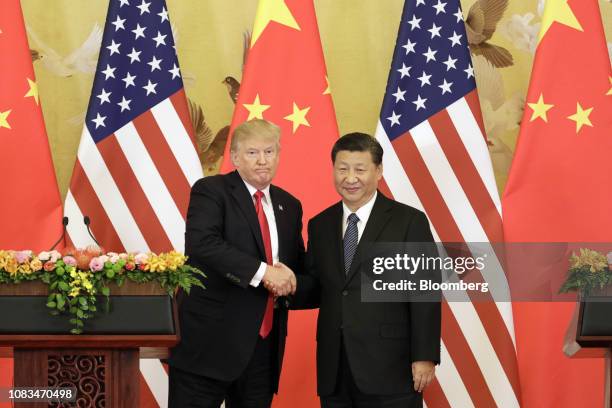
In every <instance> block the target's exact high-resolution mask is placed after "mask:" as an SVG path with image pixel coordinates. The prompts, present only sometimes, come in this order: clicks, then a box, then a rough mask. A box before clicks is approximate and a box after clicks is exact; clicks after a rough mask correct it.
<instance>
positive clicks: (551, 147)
mask: <svg viewBox="0 0 612 408" xmlns="http://www.w3.org/2000/svg"><path fill="white" fill-rule="evenodd" d="M526 102H527V104H526V106H525V113H524V116H523V120H522V123H521V131H520V135H519V139H518V144H517V148H516V152H515V158H514V162H513V164H512V168H511V171H510V176H509V179H508V184H507V186H506V190H505V193H504V196H503V217H504V229H505V236H506V240H508V241H514V242H553V241H565V242H580V241H582V242H594V241H604V242H612V211H611V210H610V203H611V202H612V189H611V188H610V183H609V180H610V174H612V160H611V159H610V152H612V138H611V136H612V77H611V70H610V61H609V59H608V52H607V49H606V42H605V37H604V31H603V26H602V23H601V14H600V11H599V7H598V4H597V1H596V0H547V2H546V6H545V10H544V14H543V16H542V26H541V31H540V35H539V42H538V46H537V49H536V55H535V60H534V64H533V71H532V74H531V81H530V85H529V91H528V94H527V101H526ZM573 309H574V304H567V303H548V304H545V303H540V304H534V303H525V304H515V305H514V318H515V323H514V327H515V333H516V338H517V350H518V360H519V372H520V376H521V386H522V387H521V388H522V397H523V404H524V406H526V407H548V406H554V407H578V406H581V407H595V406H603V405H604V404H603V390H604V384H603V367H604V366H603V361H602V360H588V359H581V360H579V359H575V360H572V359H569V358H568V357H566V356H565V355H564V354H563V351H562V346H563V337H564V334H565V330H566V328H567V326H568V323H569V320H570V316H571V313H572V311H573ZM560 390H566V391H563V392H560Z"/></svg>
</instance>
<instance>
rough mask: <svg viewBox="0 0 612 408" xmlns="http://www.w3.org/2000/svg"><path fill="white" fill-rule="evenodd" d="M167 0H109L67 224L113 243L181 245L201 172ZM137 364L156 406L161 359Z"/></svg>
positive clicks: (77, 241)
mask: <svg viewBox="0 0 612 408" xmlns="http://www.w3.org/2000/svg"><path fill="white" fill-rule="evenodd" d="M202 175H203V174H202V168H201V165H200V160H199V158H198V155H197V152H196V149H195V140H194V136H193V128H192V125H191V121H190V118H189V110H188V105H187V100H186V97H185V93H184V90H183V81H182V77H181V72H180V70H179V64H178V59H177V55H176V49H175V44H174V39H173V36H172V28H171V25H170V21H169V19H168V11H167V8H166V4H165V1H164V0H149V1H146V0H111V2H110V5H109V10H108V14H107V18H106V27H105V30H104V36H103V40H102V45H101V47H100V56H99V58H98V66H97V70H96V75H95V78H94V84H93V89H92V93H91V97H90V100H89V108H88V110H87V116H86V118H85V126H84V127H83V134H82V136H81V142H80V145H79V150H78V155H77V161H76V164H75V167H74V171H73V174H72V180H71V183H70V190H69V191H68V194H67V196H66V201H65V206H64V208H65V210H64V211H65V215H66V216H68V217H69V219H70V223H69V225H68V234H69V237H70V239H71V241H72V243H73V244H74V245H75V246H76V247H84V246H86V245H88V244H90V243H91V242H92V241H91V238H90V237H89V235H88V233H87V230H86V228H85V226H84V225H83V224H82V220H83V217H84V216H85V215H87V216H89V217H90V219H91V229H92V231H93V234H94V236H95V237H96V239H97V241H98V242H100V244H101V245H102V246H103V247H104V248H105V249H106V250H113V251H149V250H150V251H154V252H160V251H168V250H170V249H172V248H174V249H176V250H179V251H183V249H184V233H185V216H186V213H187V206H188V202H189V192H190V189H191V186H192V185H193V184H194V183H195V181H196V180H198V179H199V178H201V177H202ZM141 371H142V372H143V374H144V376H145V379H146V380H147V383H148V385H149V388H150V390H151V391H152V393H153V395H154V396H155V399H156V400H157V402H158V404H159V405H160V406H165V404H166V398H167V397H166V393H167V376H166V375H165V372H164V370H163V368H162V365H161V363H160V362H159V360H141Z"/></svg>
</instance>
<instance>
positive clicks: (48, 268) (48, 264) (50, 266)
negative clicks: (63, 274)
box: [43, 261, 55, 272]
mask: <svg viewBox="0 0 612 408" xmlns="http://www.w3.org/2000/svg"><path fill="white" fill-rule="evenodd" d="M43 269H44V270H45V271H47V272H51V271H52V270H54V269H55V262H51V261H47V262H45V264H44V265H43Z"/></svg>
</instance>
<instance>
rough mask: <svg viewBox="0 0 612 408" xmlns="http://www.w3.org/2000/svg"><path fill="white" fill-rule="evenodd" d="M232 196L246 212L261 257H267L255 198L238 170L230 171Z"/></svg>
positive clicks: (245, 215) (243, 211)
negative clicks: (254, 202)
mask: <svg viewBox="0 0 612 408" xmlns="http://www.w3.org/2000/svg"><path fill="white" fill-rule="evenodd" d="M229 176H230V177H231V179H230V180H231V187H232V196H233V197H234V199H235V200H236V204H237V205H238V208H240V210H241V211H242V213H243V214H244V217H245V218H246V220H247V223H248V224H249V227H250V228H251V232H253V237H254V238H255V241H256V242H257V247H258V248H259V253H260V255H261V257H262V258H261V259H266V252H265V250H264V245H263V238H262V237H261V228H260V227H259V221H258V220H257V213H256V212H255V205H254V204H253V198H252V197H251V195H250V194H249V190H248V189H247V188H246V186H245V185H244V182H243V181H242V178H240V175H239V174H238V172H237V171H234V172H233V173H230V174H229Z"/></svg>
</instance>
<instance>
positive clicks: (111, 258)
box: [108, 253, 119, 263]
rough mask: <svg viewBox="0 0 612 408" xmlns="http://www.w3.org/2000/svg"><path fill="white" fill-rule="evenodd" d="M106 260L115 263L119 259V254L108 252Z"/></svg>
mask: <svg viewBox="0 0 612 408" xmlns="http://www.w3.org/2000/svg"><path fill="white" fill-rule="evenodd" d="M108 260H109V261H111V262H112V263H117V262H118V261H119V254H116V253H109V254H108Z"/></svg>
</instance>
